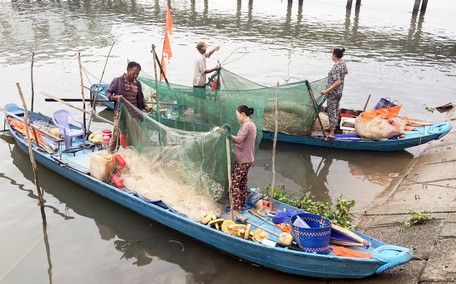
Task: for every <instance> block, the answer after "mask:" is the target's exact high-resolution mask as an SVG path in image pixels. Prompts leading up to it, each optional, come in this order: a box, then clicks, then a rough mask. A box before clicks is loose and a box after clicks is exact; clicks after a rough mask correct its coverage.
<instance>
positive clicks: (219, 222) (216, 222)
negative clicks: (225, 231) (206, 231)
mask: <svg viewBox="0 0 456 284" xmlns="http://www.w3.org/2000/svg"><path fill="white" fill-rule="evenodd" d="M223 221H225V219H215V220H212V221H210V222H209V223H208V225H209V226H211V227H214V228H215V229H217V230H220V226H221V225H222V223H223Z"/></svg>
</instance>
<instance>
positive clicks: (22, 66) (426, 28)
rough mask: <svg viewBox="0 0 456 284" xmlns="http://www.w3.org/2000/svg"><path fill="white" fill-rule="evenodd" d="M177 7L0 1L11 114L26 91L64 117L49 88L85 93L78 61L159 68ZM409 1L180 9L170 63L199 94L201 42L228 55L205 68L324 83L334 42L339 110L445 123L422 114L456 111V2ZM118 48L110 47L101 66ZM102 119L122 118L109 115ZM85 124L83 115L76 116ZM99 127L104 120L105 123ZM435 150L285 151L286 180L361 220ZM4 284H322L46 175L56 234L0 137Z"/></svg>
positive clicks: (292, 188)
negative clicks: (341, 66) (381, 105)
mask: <svg viewBox="0 0 456 284" xmlns="http://www.w3.org/2000/svg"><path fill="white" fill-rule="evenodd" d="M166 3H167V1H116V0H112V1H13V2H10V1H3V0H0V88H1V90H2V94H1V96H0V105H1V106H2V107H3V106H4V105H5V104H7V103H16V104H19V105H21V100H20V97H19V95H18V90H17V88H16V83H19V84H20V86H21V88H22V91H23V92H24V94H25V97H26V100H27V103H28V104H29V105H30V102H31V89H32V88H31V85H32V84H31V82H32V80H31V62H32V52H34V53H35V57H34V65H33V84H34V92H35V98H34V110H37V111H40V112H42V113H44V114H48V115H51V114H52V113H53V112H54V111H55V110H58V109H60V108H62V105H60V104H58V103H49V102H45V101H44V99H43V97H42V96H41V95H40V94H39V93H40V92H46V93H48V94H50V95H53V96H57V97H61V98H70V97H72V98H79V97H80V96H81V91H80V76H79V68H78V58H77V53H78V52H80V54H81V61H82V65H83V67H84V72H83V78H84V85H86V86H90V84H92V83H97V82H98V81H99V80H100V78H101V77H102V81H103V82H110V80H111V79H112V78H113V77H115V76H119V75H120V74H122V72H124V71H125V67H126V63H127V60H128V59H129V60H135V61H137V62H139V63H141V65H142V67H143V70H144V71H146V72H147V73H149V74H153V61H152V55H151V52H150V50H151V46H152V44H154V45H156V46H157V52H158V54H161V47H162V45H163V32H164V23H165V12H166ZM413 3H414V1H413V0H409V1H396V0H381V1H380V0H363V1H362V5H361V7H359V8H357V7H355V4H353V7H352V9H351V11H347V10H346V8H345V4H346V3H345V2H344V1H337V0H306V1H279V0H262V1H253V0H251V1H226V0H212V1H191V0H188V1H171V7H172V12H171V13H172V17H173V22H174V29H173V35H172V37H171V47H172V51H173V57H172V58H171V60H170V62H169V64H168V65H167V69H168V78H169V80H170V81H172V82H173V83H179V84H183V85H190V84H191V80H192V72H193V56H194V52H195V49H194V47H195V43H196V42H197V41H199V40H204V41H206V42H207V44H208V45H209V48H211V47H213V46H215V45H220V46H221V49H220V51H219V52H216V53H215V54H214V55H213V56H212V57H211V58H210V60H209V61H208V65H209V66H211V65H215V64H216V62H217V60H219V61H221V62H225V63H226V65H224V67H225V68H227V69H228V70H230V71H232V72H235V73H238V74H240V75H242V76H244V77H246V78H249V79H250V80H252V81H255V82H258V83H261V84H264V85H272V86H273V85H275V84H276V83H277V82H279V83H285V82H291V81H294V80H300V79H309V80H315V79H319V78H322V77H324V76H326V74H327V72H328V71H329V69H330V68H331V66H332V61H331V60H330V53H331V50H332V49H333V48H336V47H344V48H345V49H346V50H347V51H346V54H345V57H344V58H345V60H346V62H347V65H348V68H349V71H350V74H349V75H348V76H347V77H346V83H345V90H344V97H343V99H342V106H343V107H345V108H356V109H362V108H363V107H364V105H365V104H366V101H367V98H368V96H369V95H371V99H370V101H369V103H368V108H372V107H373V106H374V105H375V103H376V102H377V101H378V100H379V98H381V97H390V98H392V99H394V100H398V101H399V102H400V103H402V104H403V108H402V111H401V114H404V115H408V116H411V117H415V118H419V119H423V120H429V121H438V120H443V119H444V118H445V117H444V115H443V114H440V113H438V112H436V111H434V112H430V111H428V110H427V109H429V108H433V107H436V106H440V105H443V104H446V103H448V102H452V101H453V102H454V100H455V98H454V96H455V94H456V82H455V77H456V68H455V67H456V27H455V26H454V23H453V20H452V19H453V16H452V15H454V12H455V10H456V3H453V1H445V0H432V1H429V4H428V7H427V11H426V14H425V15H424V16H423V15H420V14H418V15H412V13H411V11H412V8H413ZM113 42H114V45H113V48H112V51H111V54H110V56H109V59H108V61H107V65H106V69H105V71H104V72H103V70H104V65H105V62H106V59H107V55H108V53H109V50H110V48H111V45H112V43H113ZM99 111H101V115H103V116H105V117H112V114H111V113H110V112H109V111H106V110H102V109H101V108H100V109H99ZM74 114H75V115H77V116H78V117H82V116H81V114H80V113H78V112H77V111H74ZM91 127H92V129H91V130H99V129H103V128H105V127H107V125H105V124H102V123H99V122H95V123H93V124H92V126H91ZM425 147H426V146H425V145H422V146H419V147H415V148H412V149H409V150H407V151H400V152H395V153H382V154H378V153H364V152H356V151H354V152H349V151H341V150H329V149H322V148H315V147H306V146H298V145H292V144H287V143H278V144H277V153H276V155H277V156H276V186H283V187H284V189H285V190H287V192H288V193H289V194H290V195H292V196H295V197H298V196H303V195H309V196H315V198H316V199H317V200H321V201H325V202H326V201H333V202H334V201H335V200H336V199H337V198H338V197H340V196H344V197H346V198H348V199H354V200H355V201H356V202H357V205H356V208H354V210H355V211H358V212H361V211H362V209H363V208H368V207H369V206H370V205H372V203H373V202H375V200H379V198H380V197H382V196H385V195H387V192H388V188H389V187H391V186H393V185H394V184H395V183H396V182H397V181H398V179H399V178H400V177H402V176H403V175H404V174H405V173H406V172H407V168H408V166H409V165H410V164H411V163H412V162H413V160H414V159H415V158H416V157H417V156H419V155H420V154H421V153H422V152H423V150H424V149H425ZM271 152H272V144H271V143H270V142H263V143H262V144H261V145H260V149H259V151H258V152H257V154H256V161H255V165H254V167H253V168H252V169H251V172H250V175H249V178H250V186H255V187H260V188H264V187H265V186H266V185H267V184H269V183H270V182H271V179H272V174H271V171H272V170H271ZM0 155H1V157H2V159H1V161H0V199H1V200H2V206H1V207H0V216H1V217H0V220H1V221H0V232H1V234H0V247H1V252H2V253H1V256H0V283H259V282H261V283H276V282H278V281H286V282H287V283H298V282H299V283H312V282H315V281H314V280H306V279H303V278H300V277H294V276H289V275H285V274H282V273H278V272H274V271H270V270H266V269H262V268H258V267H256V266H252V265H249V264H247V263H245V262H239V261H238V260H236V259H234V258H231V257H229V256H227V255H224V254H222V253H220V252H218V251H216V250H214V249H211V248H208V247H206V246H204V245H202V244H201V243H199V242H198V241H195V240H193V239H190V238H188V237H185V236H183V235H181V234H179V233H176V232H174V231H172V230H170V229H168V228H166V227H164V226H161V225H159V224H158V223H155V222H151V221H150V220H148V219H146V218H143V217H142V216H140V215H138V214H135V213H132V212H130V211H129V210H126V209H124V208H122V207H120V206H118V205H116V204H113V203H112V202H109V201H107V200H105V199H103V198H101V197H99V196H97V195H95V194H92V193H90V192H89V191H87V190H85V189H83V188H81V187H79V186H77V185H76V184H73V183H70V182H68V181H66V180H65V179H63V178H60V177H59V176H58V175H57V174H55V173H52V172H50V171H48V170H47V169H45V168H43V167H39V177H40V185H41V187H42V188H43V190H44V191H45V195H44V197H45V200H46V205H45V206H46V207H45V212H46V216H47V221H48V225H47V227H46V228H45V229H43V227H42V222H41V216H40V210H39V207H38V206H37V203H38V200H37V197H36V191H35V185H34V184H33V174H32V170H31V166H30V161H29V157H28V155H26V154H24V153H23V152H21V151H20V149H19V148H18V147H17V146H16V144H15V143H14V141H13V139H12V138H11V137H10V136H9V135H8V134H7V133H6V132H2V133H0Z"/></svg>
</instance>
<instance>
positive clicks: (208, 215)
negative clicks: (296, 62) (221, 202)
mask: <svg viewBox="0 0 456 284" xmlns="http://www.w3.org/2000/svg"><path fill="white" fill-rule="evenodd" d="M213 218H214V211H209V212H207V213H206V215H204V217H203V220H201V223H203V224H204V225H206V224H207V223H209V221H211V220H212V219H213Z"/></svg>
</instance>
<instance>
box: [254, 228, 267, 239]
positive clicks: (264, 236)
mask: <svg viewBox="0 0 456 284" xmlns="http://www.w3.org/2000/svg"><path fill="white" fill-rule="evenodd" d="M267 238H268V233H266V232H265V231H263V230H261V229H256V230H255V232H253V237H252V239H253V240H254V241H255V242H261V241H262V240H264V239H267Z"/></svg>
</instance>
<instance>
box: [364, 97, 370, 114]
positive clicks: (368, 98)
mask: <svg viewBox="0 0 456 284" xmlns="http://www.w3.org/2000/svg"><path fill="white" fill-rule="evenodd" d="M370 98H371V95H370V94H369V96H368V97H367V101H366V104H365V105H364V108H363V111H366V107H367V104H368V103H369V100H370Z"/></svg>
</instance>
